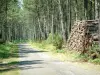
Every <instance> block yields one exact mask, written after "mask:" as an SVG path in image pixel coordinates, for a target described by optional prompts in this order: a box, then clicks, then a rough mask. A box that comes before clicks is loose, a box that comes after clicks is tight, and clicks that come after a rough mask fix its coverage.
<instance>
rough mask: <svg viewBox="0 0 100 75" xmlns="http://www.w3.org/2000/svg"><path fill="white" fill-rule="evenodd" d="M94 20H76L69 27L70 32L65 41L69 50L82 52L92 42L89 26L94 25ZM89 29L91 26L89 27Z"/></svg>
mask: <svg viewBox="0 0 100 75" xmlns="http://www.w3.org/2000/svg"><path fill="white" fill-rule="evenodd" d="M95 23H96V21H92V20H90V21H76V22H75V23H74V25H73V27H72V29H71V34H70V36H69V39H68V41H67V46H68V48H69V49H70V50H76V51H81V52H84V51H86V49H88V48H89V47H90V46H92V43H93V40H94V38H93V36H92V34H91V31H89V26H90V27H92V25H93V26H94V25H95ZM90 29H91V28H90Z"/></svg>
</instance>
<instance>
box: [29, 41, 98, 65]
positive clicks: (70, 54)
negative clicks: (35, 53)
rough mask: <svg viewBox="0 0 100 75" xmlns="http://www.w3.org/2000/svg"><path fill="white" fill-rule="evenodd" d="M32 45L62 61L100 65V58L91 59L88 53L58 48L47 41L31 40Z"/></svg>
mask: <svg viewBox="0 0 100 75" xmlns="http://www.w3.org/2000/svg"><path fill="white" fill-rule="evenodd" d="M30 43H31V45H32V47H34V48H36V49H38V50H42V51H48V52H49V54H50V55H51V56H53V57H54V58H56V59H60V60H61V61H70V62H88V63H93V64H96V65H100V58H96V59H90V58H89V57H88V56H87V55H80V53H78V52H75V51H69V50H68V49H67V48H61V49H56V47H55V46H54V45H53V44H48V43H46V41H43V42H30Z"/></svg>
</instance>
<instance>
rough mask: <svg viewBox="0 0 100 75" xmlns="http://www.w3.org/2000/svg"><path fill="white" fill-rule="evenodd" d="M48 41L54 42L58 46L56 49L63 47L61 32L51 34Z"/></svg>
mask: <svg viewBox="0 0 100 75" xmlns="http://www.w3.org/2000/svg"><path fill="white" fill-rule="evenodd" d="M47 43H49V44H53V45H54V46H55V47H56V49H61V48H62V44H63V40H62V37H61V36H60V35H59V34H54V35H52V34H49V37H48V38H47Z"/></svg>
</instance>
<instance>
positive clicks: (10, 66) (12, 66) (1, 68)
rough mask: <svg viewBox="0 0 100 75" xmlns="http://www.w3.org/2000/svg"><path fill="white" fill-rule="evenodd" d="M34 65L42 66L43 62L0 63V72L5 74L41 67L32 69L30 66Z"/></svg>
mask: <svg viewBox="0 0 100 75" xmlns="http://www.w3.org/2000/svg"><path fill="white" fill-rule="evenodd" d="M33 64H34V65H35V64H43V60H33V61H14V62H10V63H2V64H0V72H7V71H11V70H17V69H21V70H25V69H35V68H42V67H32V66H31V65H33Z"/></svg>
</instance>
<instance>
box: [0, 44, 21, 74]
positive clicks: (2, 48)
mask: <svg viewBox="0 0 100 75" xmlns="http://www.w3.org/2000/svg"><path fill="white" fill-rule="evenodd" d="M18 61H19V60H18V47H17V46H16V45H14V44H13V43H6V44H0V64H2V65H0V75H20V74H19V68H18V67H17V64H18Z"/></svg>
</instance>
